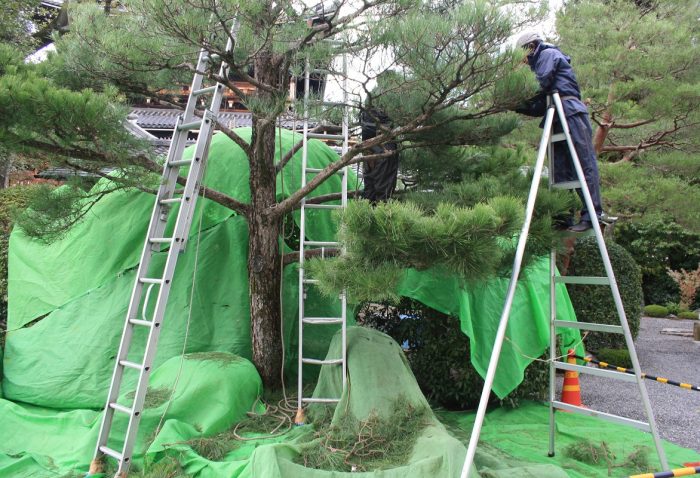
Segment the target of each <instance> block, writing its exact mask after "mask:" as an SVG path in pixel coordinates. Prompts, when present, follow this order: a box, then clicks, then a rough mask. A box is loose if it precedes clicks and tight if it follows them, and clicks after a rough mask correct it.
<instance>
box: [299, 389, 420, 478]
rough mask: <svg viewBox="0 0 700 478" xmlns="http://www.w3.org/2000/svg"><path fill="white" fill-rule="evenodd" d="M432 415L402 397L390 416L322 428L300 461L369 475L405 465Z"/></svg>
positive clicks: (375, 415)
mask: <svg viewBox="0 0 700 478" xmlns="http://www.w3.org/2000/svg"><path fill="white" fill-rule="evenodd" d="M429 417H430V413H429V410H428V409H427V408H421V407H418V406H416V405H413V404H411V403H409V402H408V401H407V400H406V399H405V398H404V397H399V398H398V399H397V400H396V402H395V403H394V407H393V410H392V412H391V414H390V415H389V416H387V417H381V416H380V415H379V414H378V413H377V412H376V411H373V412H372V413H370V414H369V416H368V417H367V418H365V419H364V420H358V419H357V418H355V417H353V416H352V415H351V414H347V415H345V416H343V417H342V418H341V419H340V420H338V421H336V422H334V423H331V424H329V425H326V424H321V426H320V427H319V429H318V430H317V431H316V433H315V437H316V439H315V440H313V441H312V442H310V443H309V444H307V445H306V446H305V448H304V450H303V451H302V453H301V455H300V456H299V457H298V458H297V462H298V463H302V464H303V465H304V466H306V467H308V468H316V469H321V470H329V471H345V472H348V471H356V472H366V471H374V470H383V469H389V468H395V467H398V466H402V465H405V464H406V462H407V461H408V458H409V457H410V455H411V452H412V450H413V447H414V445H415V443H416V440H417V438H418V436H419V435H420V434H421V432H422V431H423V429H424V428H425V427H426V426H427V425H428V424H429Z"/></svg>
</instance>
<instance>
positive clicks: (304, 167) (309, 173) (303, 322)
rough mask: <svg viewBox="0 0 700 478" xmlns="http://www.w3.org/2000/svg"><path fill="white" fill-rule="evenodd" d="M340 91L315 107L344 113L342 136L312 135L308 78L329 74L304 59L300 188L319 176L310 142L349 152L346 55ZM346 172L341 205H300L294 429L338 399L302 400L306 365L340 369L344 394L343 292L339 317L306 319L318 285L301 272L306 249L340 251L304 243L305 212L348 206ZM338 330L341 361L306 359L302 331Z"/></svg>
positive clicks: (330, 243)
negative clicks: (314, 406)
mask: <svg viewBox="0 0 700 478" xmlns="http://www.w3.org/2000/svg"><path fill="white" fill-rule="evenodd" d="M341 61H342V71H343V73H342V89H343V100H342V103H338V102H326V101H323V100H322V99H321V100H320V101H318V102H317V105H319V106H321V107H323V106H327V107H338V106H340V107H341V108H342V110H343V118H342V130H341V134H326V133H313V132H311V131H310V128H309V121H310V118H309V116H310V115H309V110H310V108H311V104H312V100H311V98H310V96H311V95H310V88H309V84H310V76H311V74H312V72H313V73H321V74H325V73H328V71H327V70H313V71H312V68H311V65H310V63H309V60H308V59H307V60H306V62H305V67H304V100H303V109H304V115H303V122H304V123H303V132H302V134H303V138H302V141H303V143H302V160H301V187H304V186H305V185H306V182H307V179H308V178H309V177H313V175H315V174H318V173H319V172H321V171H322V170H321V169H318V168H310V167H308V141H309V139H320V140H331V141H342V148H341V156H342V155H344V154H345V153H347V151H348V148H349V139H350V138H349V122H350V118H349V105H348V99H349V95H348V76H347V72H348V62H347V55H346V54H343V55H342V59H341ZM348 171H349V168H348V167H347V166H346V167H345V168H343V169H341V170H340V171H338V173H337V174H340V176H341V188H342V189H341V200H340V204H312V203H307V201H306V199H302V201H301V220H300V224H299V230H300V231H299V353H298V390H297V414H296V418H295V420H294V421H295V423H296V424H297V425H302V424H304V422H305V413H304V406H305V405H307V404H310V403H326V404H335V403H338V402H339V401H340V397H304V394H303V392H304V390H303V367H304V365H305V364H308V365H319V366H324V365H327V366H337V367H341V373H342V377H343V390H345V387H346V385H347V335H346V331H347V310H346V309H347V307H346V306H347V297H346V294H345V291H343V292H341V294H340V296H339V302H340V310H341V313H340V317H310V316H307V315H306V298H307V290H308V288H309V287H313V286H314V285H315V284H318V279H313V278H310V277H308V276H307V273H306V270H305V268H304V260H305V252H306V248H307V247H313V248H321V256H322V257H324V256H325V248H336V249H337V248H339V247H341V246H340V243H339V242H337V241H311V240H307V239H306V226H307V221H308V219H309V218H308V217H307V212H308V211H309V210H313V209H342V208H345V207H346V206H347V203H348ZM338 324H340V326H341V334H342V350H341V355H340V357H335V358H331V359H328V358H326V359H316V358H309V357H306V355H305V353H306V352H305V351H304V328H305V327H306V326H308V327H323V326H328V325H338Z"/></svg>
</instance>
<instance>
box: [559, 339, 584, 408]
mask: <svg viewBox="0 0 700 478" xmlns="http://www.w3.org/2000/svg"><path fill="white" fill-rule="evenodd" d="M573 355H574V350H572V349H569V352H568V354H567V358H566V362H567V363H570V364H574V365H575V364H576V359H575V358H574V357H573ZM561 401H562V402H564V403H568V404H569V405H576V406H577V407H581V406H583V403H582V402H581V385H580V384H579V382H578V372H572V371H569V370H567V371H566V372H564V387H563V388H562V390H561Z"/></svg>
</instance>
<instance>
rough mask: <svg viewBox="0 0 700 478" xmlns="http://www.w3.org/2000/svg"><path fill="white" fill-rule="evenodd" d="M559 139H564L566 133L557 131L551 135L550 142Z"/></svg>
mask: <svg viewBox="0 0 700 478" xmlns="http://www.w3.org/2000/svg"><path fill="white" fill-rule="evenodd" d="M559 141H566V135H565V134H564V133H557V134H553V135H552V143H558V142H559Z"/></svg>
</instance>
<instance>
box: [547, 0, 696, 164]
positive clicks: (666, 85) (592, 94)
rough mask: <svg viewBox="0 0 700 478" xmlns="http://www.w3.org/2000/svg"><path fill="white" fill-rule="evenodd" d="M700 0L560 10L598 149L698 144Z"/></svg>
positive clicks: (602, 2)
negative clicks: (699, 0) (588, 107)
mask: <svg viewBox="0 0 700 478" xmlns="http://www.w3.org/2000/svg"><path fill="white" fill-rule="evenodd" d="M699 16H700V5H699V4H698V2H697V1H694V0H659V1H632V0H581V1H576V2H567V3H566V5H565V7H564V8H562V9H561V10H560V11H559V12H558V14H557V23H556V25H557V31H558V34H559V37H560V40H561V41H560V46H561V47H562V49H563V50H564V51H565V52H566V53H567V54H569V55H571V57H572V59H573V62H574V67H575V69H576V74H577V78H578V81H579V83H580V85H581V87H582V90H583V95H584V98H585V99H590V102H591V105H590V110H591V113H592V119H593V121H595V123H596V124H597V128H596V131H595V134H594V144H595V147H596V151H597V152H598V153H599V154H600V153H603V154H606V155H609V156H611V157H612V158H616V159H623V160H630V159H632V158H634V157H635V156H637V155H638V154H639V153H641V152H643V151H646V150H654V149H662V150H672V149H673V150H682V151H686V152H693V151H697V148H698V145H699V142H698V139H700V138H699V137H698V135H697V126H698V124H699V123H700V116H698V114H699V113H698V112H699V111H700V82H699V79H700V76H699V74H700V50H699V49H698V45H697V41H698V34H699V33H700V30H699V27H698V17H699Z"/></svg>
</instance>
